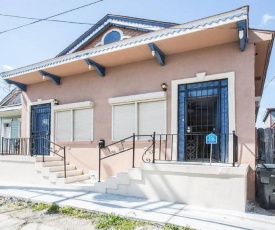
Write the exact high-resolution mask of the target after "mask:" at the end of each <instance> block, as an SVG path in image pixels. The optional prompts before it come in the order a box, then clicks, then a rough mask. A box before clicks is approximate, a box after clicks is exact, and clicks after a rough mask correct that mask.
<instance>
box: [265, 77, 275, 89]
mask: <svg viewBox="0 0 275 230" xmlns="http://www.w3.org/2000/svg"><path fill="white" fill-rule="evenodd" d="M274 78H275V76H274V77H273V78H272V79H271V80H270V81H269V82H268V83H267V84H266V86H265V87H264V89H265V88H266V87H267V86H268V85H269V84H270V83H271V82H272V81H273V80H274Z"/></svg>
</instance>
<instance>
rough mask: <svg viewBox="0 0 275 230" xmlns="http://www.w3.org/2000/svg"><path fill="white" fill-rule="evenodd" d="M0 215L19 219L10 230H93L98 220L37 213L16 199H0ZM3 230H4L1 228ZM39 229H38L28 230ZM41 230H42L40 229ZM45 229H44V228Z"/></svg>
mask: <svg viewBox="0 0 275 230" xmlns="http://www.w3.org/2000/svg"><path fill="white" fill-rule="evenodd" d="M0 215H5V216H9V217H11V218H15V219H18V220H19V222H18V224H17V226H16V227H12V228H5V229H9V230H19V229H25V227H26V226H27V225H29V224H41V225H46V226H48V227H52V228H50V229H62V230H92V229H96V227H95V225H96V219H85V218H78V217H72V216H66V215H62V214H60V213H55V214H50V213H48V212H47V210H42V211H37V210H33V209H32V208H31V207H30V203H28V202H26V201H23V200H18V199H16V198H9V197H0ZM1 229H3V228H1ZM27 229H38V228H36V227H35V228H27ZM39 229H40V228H39ZM43 229H44V228H43ZM136 229H137V230H147V229H150V230H151V229H152V230H159V229H163V228H162V226H160V225H154V226H152V225H150V226H149V225H148V226H142V227H137V228H136Z"/></svg>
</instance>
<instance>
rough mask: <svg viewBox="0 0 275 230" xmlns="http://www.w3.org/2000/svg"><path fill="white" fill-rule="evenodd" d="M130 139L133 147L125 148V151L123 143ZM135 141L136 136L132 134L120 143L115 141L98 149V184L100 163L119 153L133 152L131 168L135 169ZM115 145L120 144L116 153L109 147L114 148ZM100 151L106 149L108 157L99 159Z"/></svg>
mask: <svg viewBox="0 0 275 230" xmlns="http://www.w3.org/2000/svg"><path fill="white" fill-rule="evenodd" d="M130 139H132V140H133V142H132V143H133V145H132V147H130V148H126V149H125V146H124V143H125V141H126V140H130ZM135 139H136V136H135V134H133V136H130V137H127V138H124V139H122V140H120V141H116V142H114V143H112V144H109V145H106V146H101V147H99V161H98V182H100V179H101V177H100V175H101V161H102V160H104V159H107V158H109V157H112V156H115V155H118V154H120V153H124V152H126V151H129V150H133V152H132V153H133V162H132V167H133V168H134V167H135ZM117 144H120V145H121V146H120V148H118V151H115V150H111V149H110V147H111V146H114V145H117ZM102 149H107V150H108V152H109V155H108V156H105V157H101V151H102Z"/></svg>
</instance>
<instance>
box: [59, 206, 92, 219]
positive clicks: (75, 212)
mask: <svg viewBox="0 0 275 230" xmlns="http://www.w3.org/2000/svg"><path fill="white" fill-rule="evenodd" d="M60 212H61V213H62V214H63V215H69V216H75V217H78V218H83V219H93V218H95V217H96V215H95V214H93V213H89V212H86V211H82V210H79V209H76V208H73V207H71V206H65V207H63V208H60Z"/></svg>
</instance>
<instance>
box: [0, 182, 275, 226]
mask: <svg viewBox="0 0 275 230" xmlns="http://www.w3.org/2000/svg"><path fill="white" fill-rule="evenodd" d="M0 196H9V197H17V198H23V199H27V200H30V201H33V202H43V203H56V204H58V205H59V206H65V205H69V206H72V207H75V208H81V209H84V210H87V211H96V212H102V213H116V214H118V215H121V216H124V217H131V218H135V219H140V220H148V221H154V222H158V223H163V224H164V223H171V224H176V225H180V226H186V225H188V226H190V227H193V228H196V229H202V230H204V229H207V230H209V229H211V230H215V229H219V230H220V229H221V230H223V229H257V230H261V229H270V230H272V229H275V216H268V215H261V214H256V213H253V212H250V213H242V212H236V211H227V210H218V209H206V208H201V207H197V206H192V205H185V204H178V203H171V202H165V201H156V200H147V199H141V198H134V197H124V196H119V195H111V194H102V193H94V192H89V191H81V190H73V189H68V188H60V187H55V186H38V185H26V184H14V183H5V182H0Z"/></svg>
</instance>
